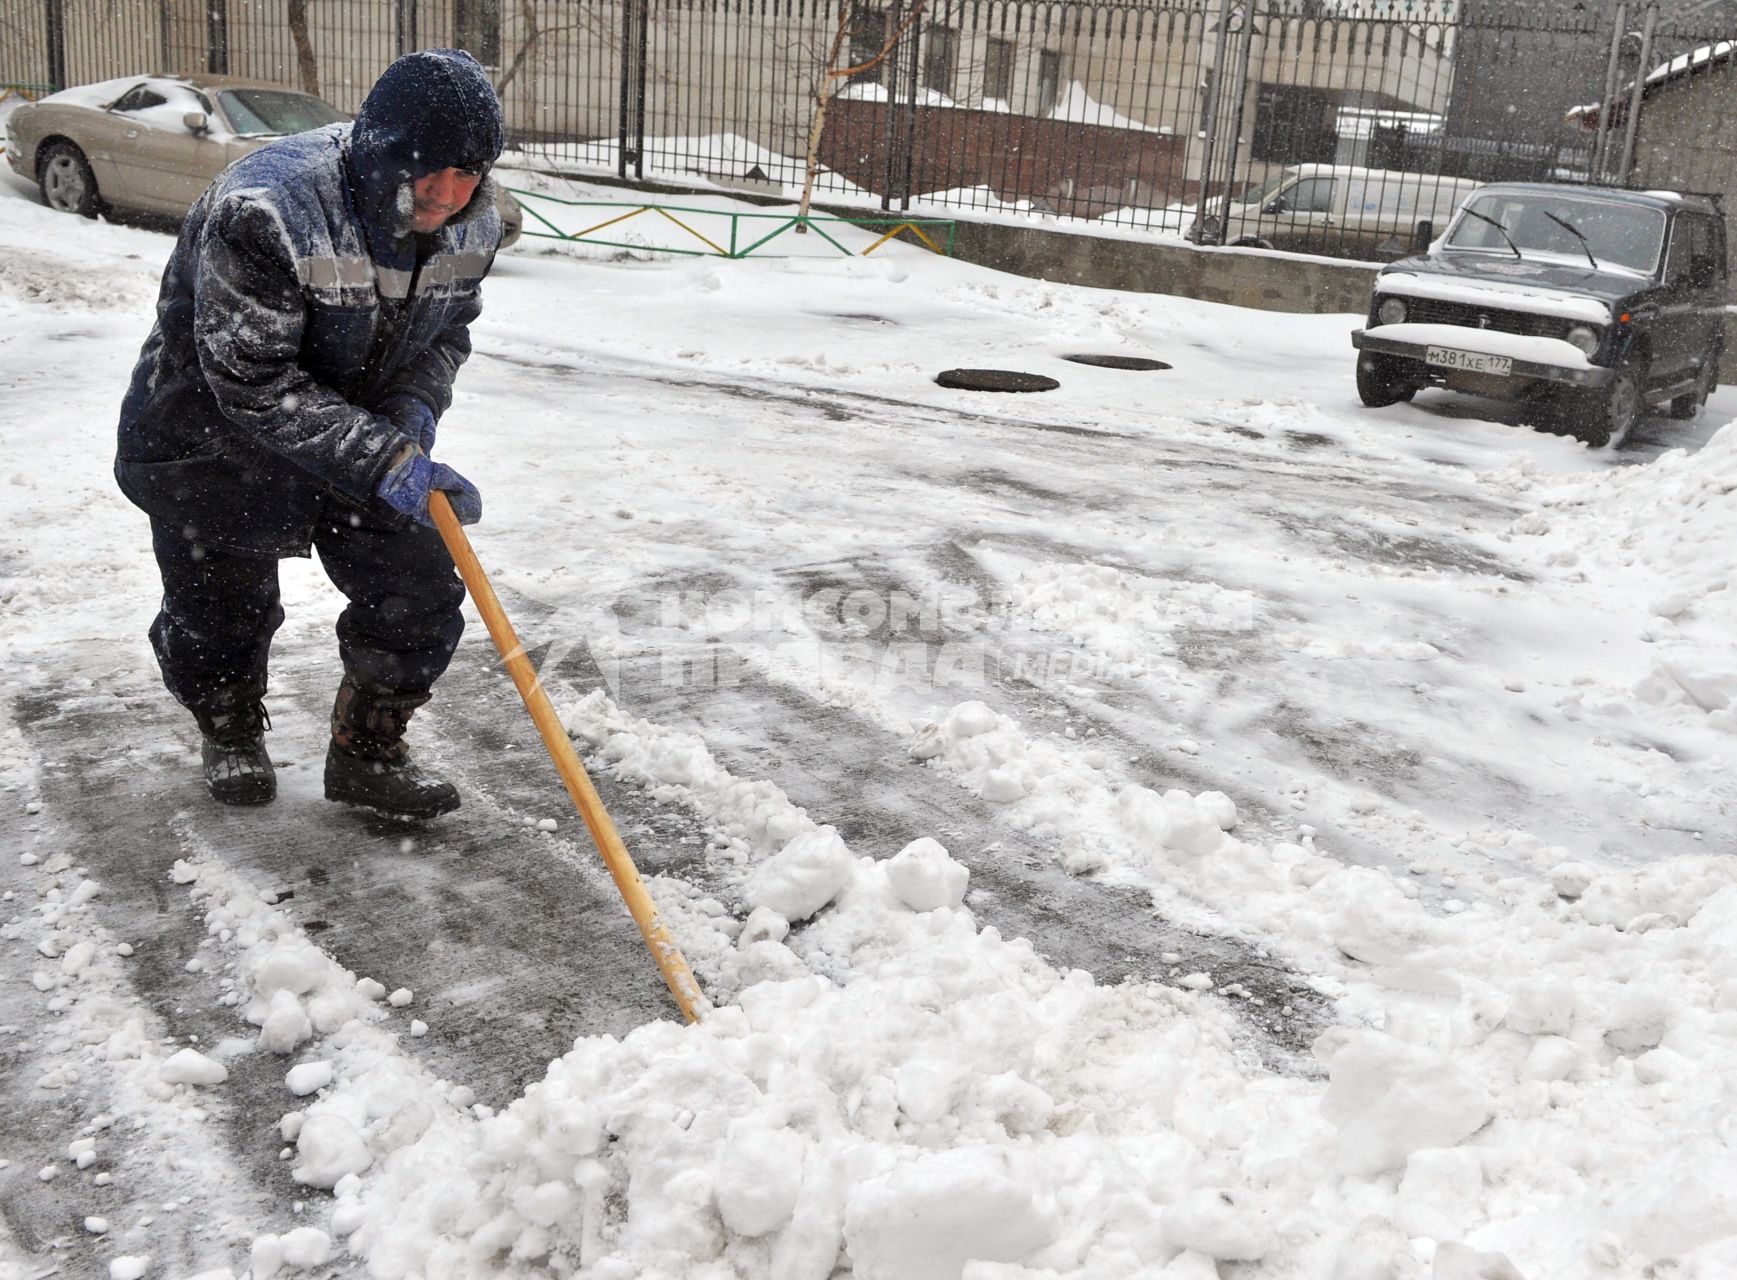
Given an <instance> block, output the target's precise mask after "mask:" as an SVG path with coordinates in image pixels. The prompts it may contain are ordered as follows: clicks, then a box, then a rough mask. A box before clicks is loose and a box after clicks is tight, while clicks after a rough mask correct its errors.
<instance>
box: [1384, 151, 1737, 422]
mask: <svg viewBox="0 0 1737 1280" xmlns="http://www.w3.org/2000/svg"><path fill="white" fill-rule="evenodd" d="M1728 294H1729V286H1728V283H1727V279H1726V263H1725V222H1724V218H1723V217H1722V216H1721V213H1720V209H1719V204H1718V200H1717V198H1716V197H1712V196H1700V195H1685V194H1680V193H1677V192H1671V191H1624V190H1618V189H1615V188H1610V187H1586V186H1563V185H1552V184H1542V183H1521V182H1513V183H1497V184H1494V185H1491V186H1486V187H1481V188H1479V189H1478V191H1477V192H1475V193H1474V194H1473V195H1472V196H1471V197H1470V198H1469V199H1468V200H1467V201H1466V202H1465V204H1464V205H1463V206H1461V208H1460V211H1459V213H1458V214H1457V215H1456V217H1455V218H1454V220H1453V222H1452V223H1451V224H1450V225H1449V227H1448V230H1447V234H1446V235H1444V236H1443V237H1442V238H1441V239H1440V240H1438V241H1436V242H1435V243H1434V244H1433V245H1431V246H1430V249H1429V252H1428V253H1426V254H1424V255H1422V256H1420V257H1413V258H1406V259H1402V260H1401V261H1399V262H1395V263H1392V264H1391V265H1389V266H1387V267H1386V268H1384V269H1383V270H1382V272H1381V274H1380V275H1379V276H1377V277H1376V280H1375V294H1374V297H1373V299H1372V300H1371V301H1370V304H1369V320H1368V327H1367V328H1364V329H1359V330H1357V332H1355V333H1354V334H1352V335H1351V341H1352V344H1353V345H1354V346H1355V347H1356V348H1357V351H1358V356H1357V392H1358V394H1359V395H1360V396H1362V398H1363V403H1364V404H1366V405H1369V406H1371V407H1374V408H1379V407H1381V406H1383V405H1390V404H1394V403H1396V402H1398V401H1401V400H1409V399H1411V397H1412V396H1413V395H1414V394H1415V393H1416V392H1417V391H1418V389H1419V388H1422V387H1446V388H1447V389H1448V390H1450V391H1464V392H1469V393H1471V394H1474V395H1482V396H1494V397H1498V398H1500V399H1505V400H1517V401H1528V402H1533V401H1535V402H1539V404H1540V407H1541V408H1543V409H1544V410H1545V411H1546V412H1547V414H1548V415H1549V418H1548V420H1549V421H1551V422H1554V423H1559V424H1560V425H1561V426H1562V427H1564V428H1565V429H1567V430H1569V431H1571V432H1572V433H1573V434H1574V435H1576V436H1578V437H1579V438H1580V439H1582V440H1584V441H1586V443H1588V444H1589V445H1592V446H1593V447H1594V448H1599V447H1602V446H1604V445H1613V446H1614V445H1620V444H1621V443H1622V442H1623V441H1624V440H1625V439H1626V438H1627V437H1628V434H1629V431H1630V430H1631V429H1632V428H1633V427H1634V424H1635V423H1636V422H1637V421H1639V419H1640V416H1641V414H1642V413H1643V412H1645V411H1646V409H1647V407H1648V406H1649V405H1655V404H1659V403H1662V402H1665V401H1669V403H1670V411H1671V416H1673V417H1676V418H1693V417H1694V416H1695V415H1696V414H1698V413H1699V412H1700V411H1701V406H1702V404H1704V403H1705V401H1706V399H1707V396H1708V395H1709V393H1711V391H1712V390H1713V386H1714V384H1715V383H1716V382H1717V381H1718V374H1719V355H1720V351H1721V348H1722V347H1723V345H1724V337H1725V326H1724V320H1725V316H1724V312H1725V307H1726V304H1727V302H1728V300H1729V297H1728Z"/></svg>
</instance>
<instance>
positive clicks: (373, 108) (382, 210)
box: [350, 49, 506, 235]
mask: <svg viewBox="0 0 1737 1280" xmlns="http://www.w3.org/2000/svg"><path fill="white" fill-rule="evenodd" d="M505 142H506V137H505V131H504V129H503V126H502V122H501V100H500V98H499V96H498V95H497V94H496V93H495V87H494V85H493V84H492V83H491V82H490V80H489V77H488V73H487V72H485V71H484V70H483V68H482V64H481V63H480V62H478V61H477V60H476V59H475V58H473V57H471V55H470V54H468V53H466V52H464V50H462V49H424V50H422V51H420V52H418V53H407V54H405V55H404V56H403V57H402V58H399V59H398V60H397V61H396V62H394V63H393V64H392V65H391V66H389V67H387V68H386V70H385V72H384V73H382V74H381V76H380V78H379V80H377V81H375V82H374V87H373V88H372V89H371V90H369V91H368V97H367V99H366V100H365V101H364V102H363V103H362V110H361V111H360V112H358V113H357V115H356V124H355V127H354V128H353V129H352V130H351V131H350V163H351V166H352V171H353V173H354V175H355V178H356V180H357V181H358V182H359V183H360V184H361V186H362V189H363V195H364V201H365V203H366V204H367V205H368V207H369V209H370V211H371V212H373V213H375V214H377V215H379V216H380V217H381V220H382V223H383V225H385V226H387V228H388V229H389V230H391V231H392V232H393V234H395V235H403V234H404V233H405V232H406V231H408V229H409V228H408V223H405V224H403V225H402V226H400V225H397V224H398V223H399V222H400V218H399V217H398V216H397V215H398V214H399V213H400V212H401V211H402V210H403V209H405V208H407V207H408V206H407V204H406V202H405V200H404V199H403V198H402V196H401V191H402V189H403V188H405V187H406V186H407V184H408V183H410V182H411V181H413V180H415V179H417V178H421V177H426V176H427V175H428V174H431V173H438V172H439V171H440V170H442V169H472V170H475V171H477V172H479V173H487V172H488V170H489V168H490V166H492V165H493V164H494V162H495V161H496V160H497V159H498V158H499V157H500V154H501V148H502V147H503V146H504V145H505ZM484 185H489V184H484ZM481 194H482V188H481V187H479V188H478V195H479V196H480V195H481ZM490 198H491V199H492V194H491V196H490ZM475 203H476V198H475V197H473V199H472V204H475Z"/></svg>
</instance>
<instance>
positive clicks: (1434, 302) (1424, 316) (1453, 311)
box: [1405, 298, 1569, 338]
mask: <svg viewBox="0 0 1737 1280" xmlns="http://www.w3.org/2000/svg"><path fill="white" fill-rule="evenodd" d="M1405 310H1406V317H1405V318H1406V320H1407V321H1409V322H1410V323H1412V324H1453V325H1459V326H1460V327H1461V328H1464V329H1494V330H1496V331H1497V332H1498V333H1519V334H1524V335H1525V336H1527V337H1530V338H1560V337H1561V336H1562V335H1563V334H1564V333H1565V332H1567V330H1568V327H1569V322H1568V321H1567V320H1564V319H1562V318H1561V317H1560V316H1535V315H1530V314H1528V313H1526V312H1524V311H1498V310H1495V309H1494V308H1491V307H1474V306H1472V305H1471V304H1470V303H1465V302H1442V301H1439V300H1438V299H1435V298H1406V299H1405Z"/></svg>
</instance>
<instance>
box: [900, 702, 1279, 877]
mask: <svg viewBox="0 0 1737 1280" xmlns="http://www.w3.org/2000/svg"><path fill="white" fill-rule="evenodd" d="M910 751H911V755H912V756H913V757H914V758H916V759H918V760H926V761H929V762H930V763H931V767H933V768H937V769H940V770H941V771H943V772H945V773H948V774H950V775H952V776H953V777H954V778H956V779H958V781H959V782H960V784H961V785H962V786H964V787H965V788H966V789H967V790H968V791H972V792H974V793H975V794H977V795H979V796H982V797H983V799H985V800H988V801H990V802H992V803H994V804H998V805H1006V806H1008V811H1007V814H1006V818H1007V821H1008V822H1009V823H1010V824H1011V825H1012V826H1014V827H1017V828H1024V829H1028V830H1031V831H1033V832H1035V833H1037V834H1039V835H1044V836H1059V837H1060V838H1061V841H1062V847H1063V850H1064V853H1063V866H1064V867H1066V869H1067V870H1069V871H1071V872H1073V873H1075V874H1086V873H1088V872H1094V871H1101V870H1105V869H1107V868H1109V867H1111V866H1119V867H1124V868H1138V869H1143V870H1147V871H1155V872H1157V874H1158V876H1159V878H1160V879H1162V880H1164V881H1165V882H1166V883H1168V884H1170V885H1171V886H1173V887H1182V888H1187V889H1190V890H1199V891H1201V892H1203V893H1204V892H1206V891H1207V890H1208V889H1209V887H1210V884H1211V883H1212V882H1213V881H1214V880H1215V879H1216V880H1218V881H1219V882H1220V883H1223V882H1224V880H1225V877H1226V875H1229V877H1230V878H1232V879H1234V880H1237V881H1243V880H1245V879H1246V876H1245V874H1244V873H1243V872H1242V871H1241V870H1240V869H1233V868H1231V867H1229V866H1226V865H1221V862H1220V860H1219V859H1217V858H1210V859H1209V855H1215V854H1222V855H1226V856H1227V857H1228V858H1229V859H1231V860H1235V861H1239V862H1240V861H1242V860H1243V859H1244V858H1245V857H1246V856H1251V855H1252V856H1254V857H1256V858H1258V859H1260V860H1266V854H1265V851H1259V852H1257V851H1255V850H1254V849H1253V848H1252V846H1237V847H1236V849H1235V850H1234V851H1233V850H1232V849H1231V846H1233V845H1236V842H1234V841H1228V840H1227V839H1226V837H1225V832H1227V831H1229V830H1230V829H1231V828H1232V827H1234V826H1235V825H1236V821H1237V819H1236V806H1235V804H1234V803H1232V802H1231V800H1230V799H1229V797H1227V796H1225V795H1224V794H1222V793H1221V792H1205V793H1202V794H1201V795H1198V796H1195V795H1190V794H1189V793H1188V792H1186V791H1181V790H1176V789H1172V790H1170V791H1166V792H1164V793H1162V794H1160V793H1158V792H1156V791H1154V790H1152V789H1151V788H1149V787H1144V786H1141V785H1139V784H1137V783H1128V782H1126V781H1125V780H1124V779H1122V778H1121V777H1120V776H1119V771H1118V769H1117V768H1116V767H1115V766H1116V764H1117V763H1118V762H1116V761H1113V760H1112V759H1111V757H1110V756H1109V754H1108V753H1107V752H1106V751H1104V750H1103V749H1102V748H1097V747H1089V746H1088V747H1084V748H1073V747H1071V746H1068V745H1064V744H1062V743H1057V742H1055V741H1053V740H1046V739H1043V738H1036V737H1032V736H1030V735H1028V734H1027V733H1026V732H1025V731H1024V730H1023V729H1021V727H1020V726H1019V723H1018V722H1017V721H1015V720H1014V719H1012V718H1011V717H1009V716H1004V715H1000V714H999V713H997V712H995V711H994V710H992V709H991V708H990V707H989V706H988V705H987V704H985V703H982V702H977V701H970V702H962V703H960V704H958V705H957V706H955V707H953V708H952V709H951V710H949V711H947V712H945V713H944V714H942V715H940V716H939V718H937V719H933V720H930V721H928V722H927V723H925V724H923V725H922V726H921V727H920V728H919V729H918V730H917V732H916V735H915V737H914V738H913V739H912V741H911V747H910ZM1297 852H1298V853H1299V854H1300V853H1301V850H1298V851H1297ZM1275 856H1277V857H1278V858H1279V859H1280V860H1284V859H1285V858H1286V856H1287V855H1285V854H1283V853H1280V854H1277V855H1275ZM1202 860H1207V865H1205V866H1201V867H1195V866H1192V865H1189V864H1196V863H1199V862H1201V861H1202ZM1282 874H1283V873H1282V871H1280V872H1278V873H1277V875H1278V876H1279V877H1281V878H1274V877H1273V876H1266V877H1263V878H1265V879H1267V880H1268V882H1269V886H1270V887H1273V888H1278V887H1281V885H1282ZM1247 887H1248V886H1247V885H1246V884H1239V889H1246V888H1247Z"/></svg>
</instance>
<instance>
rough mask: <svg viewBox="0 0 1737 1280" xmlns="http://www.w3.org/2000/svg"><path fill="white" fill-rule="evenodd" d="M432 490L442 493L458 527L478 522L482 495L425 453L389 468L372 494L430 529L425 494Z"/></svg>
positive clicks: (432, 521)
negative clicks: (438, 490) (444, 494)
mask: <svg viewBox="0 0 1737 1280" xmlns="http://www.w3.org/2000/svg"><path fill="white" fill-rule="evenodd" d="M433 489H440V490H443V491H445V493H446V500H447V501H448V502H450V503H452V511H453V514H454V515H456V516H457V517H458V522H459V523H460V524H475V523H476V522H477V521H478V520H481V519H482V494H480V493H478V492H477V490H476V486H475V485H474V484H472V483H471V482H470V481H469V480H466V479H465V478H464V477H463V476H461V475H459V474H458V472H456V471H454V470H453V469H452V468H451V467H449V466H447V465H446V464H445V463H443V462H435V461H432V460H431V459H430V458H429V457H428V455H427V454H425V453H412V454H411V455H410V456H409V457H408V458H406V459H404V461H403V462H400V463H399V464H398V465H397V466H395V467H393V468H392V469H391V470H390V471H388V472H387V473H386V474H385V475H384V476H382V477H381V478H380V487H379V488H378V489H376V490H375V491H374V492H375V493H376V494H378V495H379V497H380V500H381V501H382V502H384V503H385V504H386V505H387V506H389V507H391V508H392V509H393V510H394V511H398V512H401V513H403V514H404V515H407V516H409V517H410V518H411V519H412V520H415V521H416V522H417V523H418V524H425V525H427V526H429V527H430V528H433V527H434V518H433V517H432V516H430V515H429V514H428V494H429V491H430V490H433Z"/></svg>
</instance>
